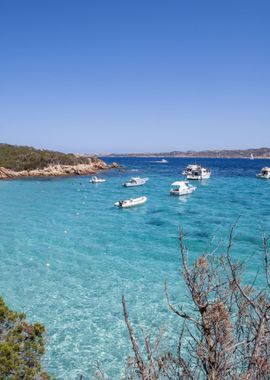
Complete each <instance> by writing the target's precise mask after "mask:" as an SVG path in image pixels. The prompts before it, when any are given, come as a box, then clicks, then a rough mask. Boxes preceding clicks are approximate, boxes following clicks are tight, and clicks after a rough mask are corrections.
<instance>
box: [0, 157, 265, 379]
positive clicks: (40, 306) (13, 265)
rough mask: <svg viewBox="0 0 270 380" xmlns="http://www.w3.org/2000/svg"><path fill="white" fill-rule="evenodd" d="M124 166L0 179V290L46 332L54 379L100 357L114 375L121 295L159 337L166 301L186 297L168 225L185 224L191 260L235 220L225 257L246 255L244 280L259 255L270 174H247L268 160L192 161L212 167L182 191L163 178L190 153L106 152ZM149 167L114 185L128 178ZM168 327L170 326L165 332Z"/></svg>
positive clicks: (88, 369)
mask: <svg viewBox="0 0 270 380" xmlns="http://www.w3.org/2000/svg"><path fill="white" fill-rule="evenodd" d="M106 160H107V161H109V162H111V161H117V162H119V163H120V164H123V165H125V167H126V169H127V170H126V171H119V170H115V171H111V172H108V173H104V174H103V176H104V177H106V179H107V182H106V183H103V184H98V185H92V184H90V183H89V182H88V180H89V178H87V177H73V178H61V179H33V180H12V181H2V182H0V204H1V219H0V224H1V225H0V260H1V266H0V293H1V294H2V295H3V297H4V298H5V300H6V301H7V303H8V305H9V306H10V307H12V308H14V309H16V310H23V311H25V312H26V313H27V315H28V317H29V319H30V320H31V321H41V322H42V323H44V324H45V325H46V327H47V330H48V335H47V353H46V358H45V361H44V364H45V366H46V368H47V369H48V370H49V371H50V372H51V373H52V374H54V375H55V376H56V377H57V378H58V379H67V380H69V379H70V380H71V379H78V378H79V375H80V374H83V375H84V376H85V377H84V378H85V379H91V378H93V374H94V372H95V362H96V360H98V361H99V362H100V363H101V364H102V366H103V368H104V370H105V371H106V372H107V373H108V374H109V376H110V378H113V379H118V378H119V374H120V373H121V369H122V368H123V366H124V358H125V357H126V356H127V355H128V354H129V353H130V344H129V341H128V339H127V333H126V328H125V325H124V322H123V316H122V309H121V296H122V294H123V293H125V295H126V298H127V302H128V308H129V314H130V317H131V319H132V320H133V322H134V323H135V325H137V324H140V325H142V326H144V327H145V328H146V329H151V330H153V331H157V330H158V328H159V326H160V325H165V326H166V329H167V330H166V331H167V335H168V337H170V336H172V335H173V334H172V331H175V328H177V320H176V319H175V318H176V317H175V316H174V315H172V314H171V313H170V312H169V311H168V309H167V306H166V301H165V297H164V281H165V279H167V280H168V283H169V288H170V293H171V295H172V299H173V300H175V301H176V302H178V303H187V299H186V297H185V290H184V287H183V283H182V280H181V278H180V276H179V251H178V234H179V228H180V226H181V227H182V228H183V230H184V233H185V237H186V245H187V246H188V248H189V252H190V253H189V255H190V258H191V259H192V258H194V257H196V256H197V255H199V254H200V253H201V252H203V251H205V250H206V249H211V247H210V244H212V247H216V246H219V250H220V251H222V250H223V249H224V247H225V246H226V240H227V237H228V233H229V229H230V225H231V224H233V223H234V222H235V221H236V220H238V218H239V221H238V227H237V234H236V237H235V242H234V253H233V254H234V255H235V257H237V258H241V259H242V260H245V262H246V268H247V277H246V278H247V279H249V278H252V276H253V275H254V274H255V273H256V271H257V268H259V267H260V265H261V262H262V249H261V237H262V235H263V233H270V202H269V195H270V180H269V181H267V180H259V179H256V177H255V175H256V173H257V172H258V171H259V170H260V169H261V168H262V167H263V166H265V165H268V166H269V165H270V162H269V161H266V160H253V161H251V160H241V159H197V162H200V163H202V164H203V165H204V166H206V167H209V168H211V169H212V177H211V179H209V180H207V181H203V182H201V183H196V185H197V186H198V189H197V191H196V192H195V193H193V194H192V195H190V196H187V197H180V198H178V197H172V196H170V195H169V189H170V184H171V183H172V182H173V181H175V180H177V179H180V178H181V175H180V173H181V172H182V170H183V169H184V168H185V167H186V165H187V164H188V163H192V162H194V161H195V160H190V159H180V158H175V159H168V160H169V163H168V164H159V163H156V162H153V161H155V160H158V159H155V158H114V159H106ZM137 175H139V176H148V177H149V178H150V180H149V182H148V183H147V184H146V185H145V186H143V187H138V188H132V189H131V188H129V189H127V188H123V187H122V186H121V183H122V182H123V181H124V180H126V179H128V178H130V177H131V176H137ZM136 195H137V196H139V195H146V196H147V197H148V199H149V200H148V202H147V203H146V204H145V205H143V206H140V207H137V208H133V209H128V210H119V209H116V208H115V207H113V204H114V202H115V201H117V200H119V199H124V198H129V197H132V196H133V197H134V196H136ZM174 335H175V334H174Z"/></svg>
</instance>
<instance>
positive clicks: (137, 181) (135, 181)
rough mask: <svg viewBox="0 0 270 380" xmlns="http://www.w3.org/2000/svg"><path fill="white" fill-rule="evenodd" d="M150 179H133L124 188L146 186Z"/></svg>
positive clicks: (124, 184)
mask: <svg viewBox="0 0 270 380" xmlns="http://www.w3.org/2000/svg"><path fill="white" fill-rule="evenodd" d="M148 180H149V178H140V177H133V178H131V179H130V180H129V181H127V182H125V183H123V186H125V187H134V186H142V185H144V184H145V183H146V182H147V181H148Z"/></svg>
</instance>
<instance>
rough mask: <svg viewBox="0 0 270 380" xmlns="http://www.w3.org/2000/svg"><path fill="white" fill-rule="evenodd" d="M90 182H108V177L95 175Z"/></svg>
mask: <svg viewBox="0 0 270 380" xmlns="http://www.w3.org/2000/svg"><path fill="white" fill-rule="evenodd" d="M89 182H91V183H102V182H106V179H103V178H98V177H96V176H94V177H92V178H91V179H90V181H89Z"/></svg>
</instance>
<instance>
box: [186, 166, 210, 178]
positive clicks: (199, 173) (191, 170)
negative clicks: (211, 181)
mask: <svg viewBox="0 0 270 380" xmlns="http://www.w3.org/2000/svg"><path fill="white" fill-rule="evenodd" d="M182 174H183V175H185V176H186V177H187V179H190V180H201V179H208V178H210V177H211V171H210V170H209V169H205V168H203V167H202V166H201V165H188V166H187V168H186V170H185V171H183V173H182Z"/></svg>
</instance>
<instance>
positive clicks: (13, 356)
mask: <svg viewBox="0 0 270 380" xmlns="http://www.w3.org/2000/svg"><path fill="white" fill-rule="evenodd" d="M44 333H45V328H44V327H43V326H42V325H41V324H39V323H35V324H29V323H28V322H27V320H26V317H25V315H24V314H23V313H16V312H14V311H12V310H10V309H9V308H8V307H7V305H6V304H5V302H4V301H3V299H2V298H0V379H1V380H32V379H33V380H34V379H40V380H49V379H52V377H50V376H49V375H48V374H47V373H46V372H44V371H43V370H42V366H41V358H42V356H43V354H44Z"/></svg>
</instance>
